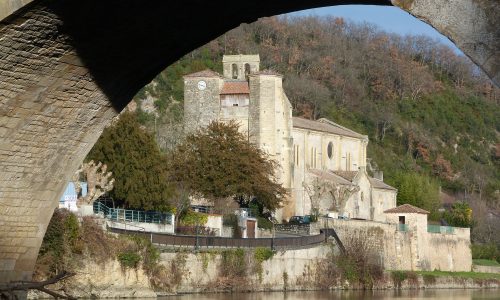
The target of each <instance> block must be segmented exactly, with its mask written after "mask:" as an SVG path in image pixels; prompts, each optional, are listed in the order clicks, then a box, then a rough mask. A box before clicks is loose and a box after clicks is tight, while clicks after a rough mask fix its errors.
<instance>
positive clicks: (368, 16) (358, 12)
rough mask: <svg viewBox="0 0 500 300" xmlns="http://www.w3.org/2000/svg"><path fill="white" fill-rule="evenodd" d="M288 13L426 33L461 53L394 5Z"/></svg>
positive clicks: (394, 30) (388, 30) (330, 8)
mask: <svg viewBox="0 0 500 300" xmlns="http://www.w3.org/2000/svg"><path fill="white" fill-rule="evenodd" d="M289 15H292V16H295V15H299V16H309V15H312V16H337V17H342V18H344V19H346V20H351V21H353V22H356V23H363V22H367V23H373V24H376V25H377V26H378V27H380V28H381V29H382V30H384V31H387V32H391V33H397V34H400V35H407V34H409V35H427V36H429V37H431V38H434V39H437V40H438V41H440V42H441V43H443V44H445V45H448V46H450V47H451V48H453V49H454V50H455V52H456V53H457V54H462V52H461V51H460V50H459V49H458V48H457V47H456V46H455V45H454V44H453V43H452V42H451V41H450V40H449V39H448V38H446V37H445V36H443V35H442V34H440V33H439V32H437V31H436V30H435V29H434V28H432V27H431V26H430V25H428V24H426V23H424V22H422V21H420V20H418V19H417V18H415V17H413V16H412V15H410V14H409V13H407V12H405V11H403V10H401V9H400V8H397V7H394V6H376V5H337V6H331V7H324V8H314V9H308V10H302V11H299V12H294V13H290V14H289Z"/></svg>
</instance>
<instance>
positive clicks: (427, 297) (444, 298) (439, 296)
mask: <svg viewBox="0 0 500 300" xmlns="http://www.w3.org/2000/svg"><path fill="white" fill-rule="evenodd" d="M158 299H161V300H302V299H307V300H314V299H319V300H326V299H338V300H358V299H360V300H395V299H398V300H410V299H411V300H417V299H424V300H473V299H474V300H500V289H482V290H479V289H478V290H465V289H453V290H403V291H395V290H390V291H321V292H287V293H283V292H273V293H233V294H190V295H180V296H170V297H161V298H158Z"/></svg>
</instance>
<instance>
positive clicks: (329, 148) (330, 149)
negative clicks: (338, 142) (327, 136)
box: [326, 142, 333, 159]
mask: <svg viewBox="0 0 500 300" xmlns="http://www.w3.org/2000/svg"><path fill="white" fill-rule="evenodd" d="M326 153H327V154H328V158H329V159H332V157H333V143H332V142H329V143H328V146H327V147H326Z"/></svg>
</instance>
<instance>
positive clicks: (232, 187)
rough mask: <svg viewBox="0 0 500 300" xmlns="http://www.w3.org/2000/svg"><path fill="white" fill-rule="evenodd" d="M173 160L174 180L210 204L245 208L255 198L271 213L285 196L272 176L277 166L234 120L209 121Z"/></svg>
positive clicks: (180, 148)
mask: <svg viewBox="0 0 500 300" xmlns="http://www.w3.org/2000/svg"><path fill="white" fill-rule="evenodd" d="M172 157H173V158H172V168H171V169H172V171H173V174H172V175H173V177H174V178H175V179H176V180H177V181H179V182H182V183H183V184H184V185H186V186H188V187H189V188H190V189H191V191H192V193H193V194H194V195H196V196H201V197H204V198H206V199H209V200H211V201H213V202H216V201H219V200H225V199H227V198H232V199H235V200H236V201H237V202H238V203H239V204H240V205H243V206H247V205H248V204H249V203H250V201H252V200H253V199H252V198H253V197H255V201H256V202H257V203H258V204H259V205H260V206H262V207H263V208H265V209H267V210H270V211H274V210H275V209H277V208H279V207H280V206H281V201H282V199H283V198H284V197H285V196H286V190H285V189H284V188H283V187H282V186H281V184H279V183H278V182H277V180H276V177H275V171H276V168H277V167H278V164H277V163H276V162H275V161H273V160H271V159H270V158H269V157H268V156H267V155H266V154H265V153H264V152H263V151H262V150H260V149H259V148H257V147H256V146H255V145H253V144H251V143H250V142H248V140H247V138H246V137H245V136H244V135H243V134H242V133H240V132H239V131H238V124H237V123H235V122H233V121H231V122H229V123H227V124H226V123H220V122H212V123H210V124H209V125H208V127H207V128H204V129H201V130H199V131H197V132H195V133H194V134H191V135H189V136H187V138H186V140H185V141H184V142H183V143H181V144H180V145H179V146H178V147H177V148H176V150H175V152H174V153H173V154H172Z"/></svg>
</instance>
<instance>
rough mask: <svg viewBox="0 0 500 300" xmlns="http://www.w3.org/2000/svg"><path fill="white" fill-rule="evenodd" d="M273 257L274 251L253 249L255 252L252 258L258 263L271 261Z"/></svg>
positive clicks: (263, 248) (260, 248) (262, 248)
mask: <svg viewBox="0 0 500 300" xmlns="http://www.w3.org/2000/svg"><path fill="white" fill-rule="evenodd" d="M273 255H274V251H273V250H271V249H269V248H265V247H257V248H255V252H254V255H253V256H254V258H255V260H256V261H258V262H259V263H262V262H264V261H266V260H268V259H271V258H272V257H273Z"/></svg>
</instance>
